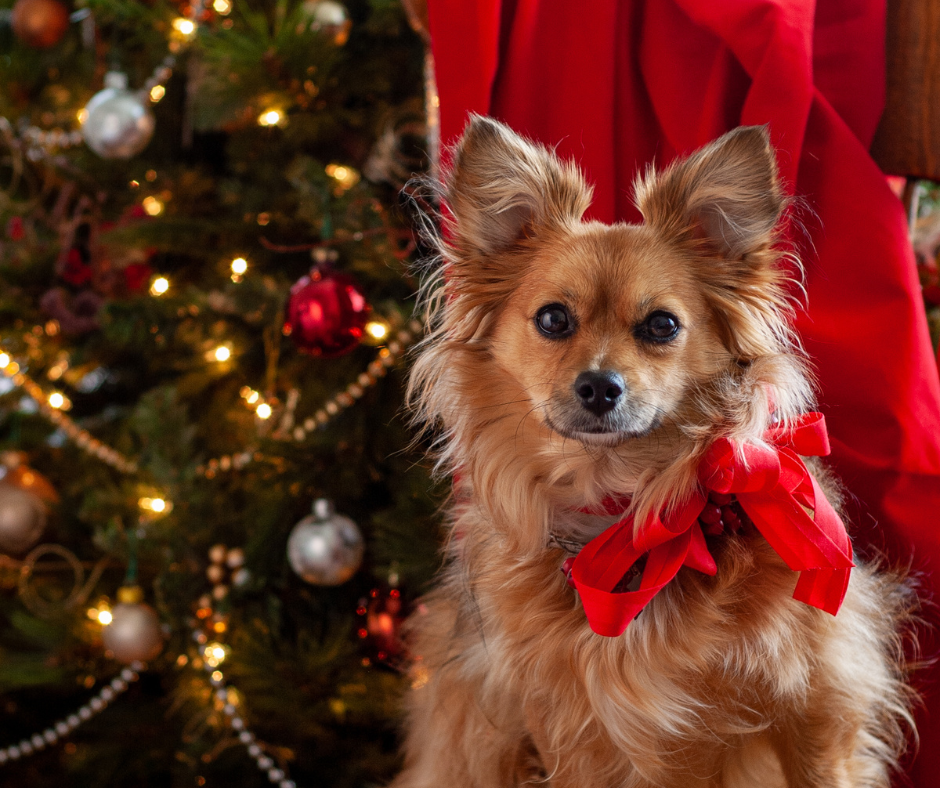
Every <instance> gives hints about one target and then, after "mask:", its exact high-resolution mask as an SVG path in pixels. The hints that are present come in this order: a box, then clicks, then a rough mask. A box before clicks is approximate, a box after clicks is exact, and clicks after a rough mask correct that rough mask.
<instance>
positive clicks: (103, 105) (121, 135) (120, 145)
mask: <svg viewBox="0 0 940 788" xmlns="http://www.w3.org/2000/svg"><path fill="white" fill-rule="evenodd" d="M104 84H105V88H104V90H100V91H98V92H97V93H95V95H94V96H92V97H91V101H89V102H88V104H87V105H86V106H85V121H84V123H82V137H83V138H84V139H85V144H86V145H88V147H89V148H91V149H92V150H93V151H94V152H95V153H97V154H98V155H99V156H101V158H103V159H129V158H131V157H132V156H136V155H137V154H138V153H140V152H141V151H142V150H143V149H144V148H146V147H147V144H148V143H149V142H150V139H151V137H153V130H154V126H155V121H154V118H153V113H152V112H151V111H150V107H149V106H148V103H147V98H146V96H145V95H144V94H143V93H139V92H134V91H132V90H128V89H127V75H126V74H122V73H121V72H119V71H111V72H108V74H106V75H105V79H104Z"/></svg>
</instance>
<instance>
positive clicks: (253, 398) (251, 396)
mask: <svg viewBox="0 0 940 788" xmlns="http://www.w3.org/2000/svg"><path fill="white" fill-rule="evenodd" d="M260 397H261V395H260V394H259V393H258V392H257V391H252V392H250V393H249V394H248V396H247V397H245V399H246V400H248V404H249V405H254V404H255V403H256V402H257V401H258V399H259V398H260Z"/></svg>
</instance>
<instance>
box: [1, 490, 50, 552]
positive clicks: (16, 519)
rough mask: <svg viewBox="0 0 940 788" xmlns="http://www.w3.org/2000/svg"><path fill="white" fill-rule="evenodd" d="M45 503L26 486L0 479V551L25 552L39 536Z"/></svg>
mask: <svg viewBox="0 0 940 788" xmlns="http://www.w3.org/2000/svg"><path fill="white" fill-rule="evenodd" d="M45 527H46V507H45V505H44V504H43V502H42V501H41V500H40V498H39V497H38V496H36V495H34V494H33V493H31V492H30V491H29V490H22V489H20V488H19V487H16V486H14V485H12V484H10V483H9V482H0V552H4V553H12V554H19V553H25V552H26V551H27V550H29V548H30V547H32V546H33V545H34V544H36V542H38V541H39V538H40V537H41V536H42V532H43V529H45Z"/></svg>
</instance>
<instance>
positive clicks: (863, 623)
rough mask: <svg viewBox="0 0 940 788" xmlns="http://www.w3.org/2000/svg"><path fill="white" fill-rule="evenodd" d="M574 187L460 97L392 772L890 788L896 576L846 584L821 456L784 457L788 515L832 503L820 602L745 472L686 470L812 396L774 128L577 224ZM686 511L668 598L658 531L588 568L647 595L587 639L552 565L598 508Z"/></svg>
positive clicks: (464, 787)
mask: <svg viewBox="0 0 940 788" xmlns="http://www.w3.org/2000/svg"><path fill="white" fill-rule="evenodd" d="M590 198H591V190H590V188H589V187H588V186H587V185H586V184H585V182H584V180H583V178H582V176H581V175H580V173H579V172H578V171H577V169H576V168H575V167H574V166H573V165H572V164H570V163H565V162H562V161H560V160H559V159H558V158H557V157H556V156H555V155H554V154H553V153H552V152H550V151H549V150H546V149H545V148H543V147H540V146H538V145H535V144H532V143H530V142H528V141H526V140H524V139H522V138H521V137H519V136H517V135H516V134H514V133H513V132H512V131H510V130H509V129H508V128H506V127H505V126H503V125H501V124H499V123H497V122H495V121H492V120H488V119H484V118H479V117H476V118H473V119H472V120H471V121H470V123H469V124H468V126H467V129H466V131H465V134H464V136H463V139H462V141H461V142H460V143H459V145H458V147H457V149H456V151H455V155H454V162H453V166H452V168H451V172H450V175H449V178H448V180H447V183H446V186H445V193H444V199H445V202H446V207H447V212H448V213H447V219H446V227H445V231H444V233H443V235H442V240H441V241H440V252H441V264H440V265H438V266H437V267H436V269H435V270H434V271H432V272H431V274H430V277H429V279H428V280H427V283H426V285H425V291H424V292H425V296H426V299H427V303H428V304H429V306H430V309H431V312H432V314H433V320H432V332H431V334H430V335H429V337H428V339H427V340H426V341H425V342H424V344H423V345H422V346H421V348H420V349H419V352H418V355H417V359H416V363H415V365H414V369H413V373H412V378H411V383H410V392H409V393H410V401H411V403H412V406H413V407H414V409H415V413H416V418H417V419H418V420H419V421H420V422H422V423H425V424H429V425H436V426H437V427H438V428H439V433H438V434H439V440H438V442H437V456H438V468H439V470H440V471H441V472H446V473H450V474H452V475H453V476H454V479H455V482H454V495H453V500H452V503H451V505H450V516H449V526H450V538H449V539H448V545H447V553H448V561H447V565H446V567H445V569H444V572H443V576H442V578H441V581H440V583H439V585H438V586H437V588H436V590H434V591H433V592H432V593H430V594H429V595H428V596H427V598H426V599H425V600H424V604H423V605H421V606H420V608H419V612H417V613H416V614H415V615H414V616H413V617H412V619H411V621H410V624H409V627H410V638H411V643H410V645H411V651H412V653H413V654H414V655H415V657H414V665H413V669H412V675H413V677H414V681H413V688H412V691H411V692H410V694H409V697H408V701H407V703H408V723H407V733H406V741H405V767H404V770H403V772H402V773H401V774H400V775H399V777H398V778H397V779H396V780H395V781H394V783H393V786H394V788H470V786H473V788H497V787H499V788H508V787H509V786H518V785H523V784H528V783H538V782H541V783H546V784H549V785H552V786H555V788H569V787H570V788H589V787H590V786H611V787H613V786H618V787H619V788H641V787H642V788H653V787H654V786H655V788H670V787H671V786H675V787H676V788H697V787H702V788H704V787H705V786H714V787H716V788H717V786H722V787H723V788H735V787H736V786H742V787H743V786H749V787H753V786H760V787H761V788H766V787H769V786H787V787H788V788H798V787H803V786H805V787H806V788H808V787H809V786H814V787H817V788H819V787H821V786H826V788H848V787H849V786H852V787H853V788H855V787H856V786H888V784H889V777H890V772H891V770H892V768H893V767H894V765H895V764H896V759H897V757H898V754H899V752H900V751H901V750H902V749H903V746H904V743H905V736H906V732H907V731H908V730H909V729H910V722H911V720H910V714H909V705H910V690H909V689H908V687H907V685H906V684H905V673H904V667H903V662H902V657H901V649H900V644H899V635H898V633H899V631H900V630H901V628H902V625H903V624H904V621H905V617H906V616H907V614H908V611H909V603H910V596H909V593H908V592H907V591H906V590H905V587H904V586H903V585H902V584H900V583H898V582H896V580H894V579H892V578H890V577H888V576H887V575H884V574H878V573H875V572H874V571H873V570H871V569H869V568H866V567H864V566H858V567H856V568H855V569H853V570H852V571H851V580H850V581H848V577H849V572H848V569H846V568H845V567H847V566H849V565H850V562H851V549H850V547H849V546H848V538H847V537H846V536H845V533H844V530H842V526H841V522H840V521H839V520H838V516H837V515H836V514H835V512H834V511H833V508H832V507H836V508H837V507H838V494H837V488H836V487H835V485H834V484H833V483H832V482H831V481H830V480H828V479H827V477H826V476H825V474H824V472H823V471H822V470H821V466H817V465H816V464H815V461H813V460H807V461H805V463H804V462H803V461H801V460H799V459H796V460H793V462H791V463H790V464H791V466H792V468H795V469H796V470H794V471H793V473H796V474H797V476H799V474H800V473H803V472H804V471H805V468H806V467H807V466H808V467H809V468H810V469H811V470H812V477H810V476H809V474H808V473H807V474H806V477H805V478H803V479H802V482H801V484H802V485H803V488H802V489H803V490H804V493H802V494H801V493H795V494H796V495H797V498H799V506H798V507H797V508H798V509H799V511H798V512H796V515H793V517H796V516H797V515H799V517H806V518H808V522H809V523H810V525H812V524H813V517H814V516H815V519H816V522H820V521H821V520H822V518H823V513H824V512H829V513H830V515H831V516H830V523H831V522H832V518H835V520H834V522H835V523H837V524H838V531H839V533H841V538H844V540H845V542H844V545H843V547H844V550H845V551H846V552H847V557H845V558H844V559H843V561H844V563H843V564H841V566H842V567H843V568H841V569H839V568H835V569H831V570H824V571H823V572H822V573H821V574H818V575H812V573H810V574H809V576H811V577H822V578H823V580H824V581H825V583H830V581H832V583H834V585H830V586H827V588H829V590H830V591H831V590H832V588H833V587H834V588H835V591H834V593H835V596H836V597H837V598H836V599H835V602H834V603H833V602H832V600H831V599H830V601H829V603H828V608H827V609H828V610H829V612H824V611H823V610H820V609H818V608H819V607H827V604H826V603H820V602H818V601H817V602H811V604H805V603H804V601H805V600H808V599H809V597H810V596H812V594H803V596H802V597H801V598H803V599H804V601H798V600H797V599H794V593H795V589H796V591H797V592H799V588H798V578H800V577H801V575H800V574H799V573H798V572H797V571H794V569H793V568H792V567H793V566H794V564H793V561H792V560H791V561H790V562H789V564H790V565H788V563H787V562H785V560H784V558H781V556H780V554H778V553H779V552H780V550H779V549H777V548H775V547H772V546H771V544H770V541H771V540H772V539H773V538H774V537H771V536H770V535H768V534H769V533H770V531H769V526H762V525H760V523H761V522H763V521H761V520H760V518H758V517H757V515H756V514H755V512H756V511H757V509H760V507H759V506H757V509H755V508H753V507H752V508H751V509H749V508H748V507H747V506H745V505H744V504H745V502H746V501H747V500H748V499H747V493H746V492H738V493H737V494H735V495H731V494H724V493H720V492H715V490H716V489H718V487H716V486H715V485H711V486H709V485H710V484H711V482H709V483H708V484H706V483H705V482H704V481H703V479H704V478H705V477H703V475H702V467H703V463H706V462H707V461H710V460H709V458H710V457H711V456H712V454H710V452H712V453H713V451H712V450H713V447H715V446H716V445H719V444H720V445H722V446H724V447H729V448H728V451H727V453H726V454H727V457H731V460H730V462H731V463H732V465H734V467H735V468H736V469H737V470H735V471H734V473H738V472H740V473H743V474H747V473H750V472H751V471H752V470H753V468H752V466H753V465H754V463H755V459H754V458H755V457H757V458H758V460H760V458H761V457H765V458H766V457H770V462H771V464H772V463H773V462H776V461H777V460H778V459H780V458H782V457H783V456H784V455H785V454H786V455H787V456H792V457H794V458H795V457H796V454H795V453H790V454H788V452H789V450H788V449H784V448H782V447H783V445H784V444H785V443H786V440H787V439H786V437H785V436H786V435H790V434H791V432H788V430H791V431H792V430H795V429H797V427H796V426H795V425H798V424H799V423H800V422H801V419H804V420H805V416H804V415H803V414H805V413H806V412H807V411H808V410H809V409H810V406H811V403H812V386H811V383H810V381H809V376H808V374H807V364H806V361H805V358H804V356H803V355H802V353H801V351H800V348H799V345H798V342H797V339H796V338H795V336H794V334H793V332H792V331H791V329H790V327H789V319H790V317H791V311H792V310H791V304H790V293H789V291H790V289H792V284H793V283H792V280H793V278H794V276H795V275H798V274H799V262H798V260H796V259H795V257H794V256H793V255H792V254H789V253H784V252H782V251H781V249H780V242H779V238H778V234H779V232H780V229H779V227H780V225H781V223H782V217H783V214H784V212H785V210H786V207H787V201H786V199H785V198H784V196H783V194H782V191H781V187H780V185H779V183H778V176H777V170H776V163H775V156H774V152H773V150H772V149H771V147H770V144H769V138H768V134H767V132H766V130H765V129H763V128H757V127H751V128H741V129H737V130H735V131H733V132H731V133H729V134H727V135H725V136H724V137H722V138H721V139H719V140H717V141H716V142H713V143H712V144H710V145H708V146H707V147H705V148H703V149H701V150H699V151H697V152H696V153H694V154H693V155H691V156H690V157H688V158H686V159H684V160H680V161H678V162H676V163H674V164H673V165H672V166H670V167H669V168H668V169H666V170H665V171H663V172H661V173H657V172H654V171H652V170H651V171H649V172H648V173H647V174H646V175H645V177H642V178H640V179H639V180H638V182H637V185H636V203H637V205H638V207H639V209H640V211H641V213H642V215H643V218H644V220H645V221H644V222H643V223H642V224H638V225H633V224H616V225H613V226H607V225H603V224H600V223H597V222H592V221H583V220H582V214H583V213H584V211H585V210H586V208H587V207H588V205H589V203H590ZM770 436H778V437H777V438H771V437H770ZM779 436H784V437H783V438H780V437H779ZM778 438H779V440H778ZM774 441H777V442H778V443H779V445H776V444H774ZM762 452H763V453H762ZM768 452H769V453H768ZM804 453H814V454H819V453H823V452H822V450H820V451H815V452H804ZM727 457H726V458H725V459H727ZM787 462H790V461H789V460H788V461H787ZM800 469H803V470H802V471H801V470H800ZM774 478H776V477H774ZM811 478H815V479H816V480H817V481H816V482H813V483H812V484H811V482H810V480H811ZM775 483H776V482H775ZM719 486H720V485H719ZM729 489H730V488H729ZM768 489H770V488H768ZM774 489H778V488H774ZM779 489H782V488H779ZM806 490H810V491H812V490H815V491H816V495H817V497H816V498H815V499H814V498H813V495H812V493H811V492H810V493H807V492H806ZM823 490H825V493H826V496H827V497H828V499H829V501H830V502H831V504H832V505H831V506H830V504H827V503H826V502H825V501H824V500H822V498H821V496H822V491H823ZM778 491H779V490H778ZM760 494H762V493H760ZM760 494H758V497H759V495H760ZM775 494H776V493H775ZM781 494H782V495H784V497H786V493H781ZM709 495H710V496H711V497H710V498H708V496H709ZM800 495H802V497H800ZM787 500H790V499H789V498H788V499H787ZM814 500H815V503H813V501H814ZM690 501H691V502H692V504H691V506H692V509H691V510H690V508H689V507H690ZM706 510H708V511H706ZM814 510H815V513H814ZM689 511H692V512H693V513H692V515H691V519H689V514H688V512H689ZM683 512H684V514H683ZM699 512H701V515H700V516H698V513H699ZM716 512H723V514H716ZM624 515H626V517H624ZM752 515H754V516H753V517H752ZM697 516H698V519H696V517H697ZM670 518H672V520H670ZM677 518H678V520H682V519H683V518H685V519H684V521H683V522H684V524H683V525H682V526H681V527H682V529H684V530H683V531H682V534H692V535H691V536H685V537H682V536H681V535H680V536H679V537H676V539H673V541H671V542H669V543H668V544H667V546H666V547H665V548H661V549H667V550H669V549H672V547H670V545H675V544H678V543H679V542H680V541H681V539H682V538H685V541H684V542H681V544H682V545H683V546H682V548H681V550H680V551H679V553H677V555H679V556H680V557H679V559H678V560H680V562H681V561H682V560H683V557H684V564H685V565H684V566H682V568H681V569H679V570H678V573H677V574H675V577H674V578H673V579H671V580H669V581H668V582H666V583H665V584H664V585H663V587H662V589H661V590H658V586H657V587H656V588H653V586H656V582H655V581H656V578H655V577H654V578H653V579H649V576H650V575H651V573H652V574H655V573H653V572H652V570H651V569H650V566H651V564H652V563H653V560H654V556H655V555H656V551H655V549H652V551H651V552H648V554H644V555H642V556H641V557H640V559H639V560H638V561H636V562H633V566H632V567H621V568H620V569H617V568H616V563H614V564H612V565H610V566H607V567H606V569H603V567H602V569H603V571H606V572H607V573H608V575H609V574H610V572H614V573H615V574H616V575H617V576H616V577H613V581H614V582H608V587H607V588H606V590H605V591H604V592H603V593H602V595H604V594H606V596H607V597H615V596H617V595H624V594H625V595H627V596H625V597H624V598H627V597H629V596H630V595H631V594H633V595H634V596H635V595H637V594H642V593H643V589H649V588H653V590H652V592H651V593H650V592H647V597H651V599H650V600H649V601H648V604H646V605H645V607H643V606H642V605H641V606H640V607H642V613H641V614H640V615H638V616H637V617H636V618H635V619H634V620H632V621H629V619H630V618H632V616H633V615H634V613H635V611H634V612H630V613H629V614H625V615H626V616H627V619H625V621H624V622H621V623H620V625H619V627H618V626H617V625H616V624H615V625H614V628H615V629H616V630H617V631H619V630H620V629H622V628H623V626H624V625H625V624H628V625H626V629H625V631H623V632H622V634H617V632H607V633H605V634H607V635H611V634H612V635H613V636H603V635H600V634H596V633H595V632H594V631H592V626H595V624H594V623H589V621H588V620H587V617H586V612H587V602H588V596H587V594H588V592H589V591H590V589H586V588H585V586H584V585H583V584H579V582H578V578H579V574H578V571H577V570H575V571H574V574H573V584H574V585H576V586H577V587H578V588H577V590H573V589H572V587H571V583H569V582H566V577H565V573H566V572H567V570H568V567H569V566H570V563H571V561H570V560H568V561H567V562H566V559H571V558H572V556H574V555H576V554H578V553H579V552H581V551H583V550H586V549H587V548H585V547H584V546H585V545H588V544H589V543H591V541H592V540H593V539H595V537H598V536H599V535H601V534H604V533H610V532H609V531H608V529H609V528H611V526H612V524H614V523H615V522H616V523H617V524H618V525H617V527H618V528H619V530H620V532H621V533H622V534H623V536H622V539H626V541H627V543H628V544H631V545H633V547H634V548H636V549H635V553H636V554H637V555H640V554H641V553H645V552H646V551H645V549H644V547H645V546H650V547H651V548H656V546H657V545H659V544H661V543H662V542H663V540H664V539H667V538H668V539H671V538H672V536H670V535H671V534H673V531H672V530H670V529H672V528H674V527H675V528H678V527H679V526H675V525H674V523H675V522H678V520H677ZM773 519H774V518H773V516H771V517H770V520H773ZM784 519H786V518H784ZM791 519H792V518H791ZM693 521H694V522H693ZM663 523H665V524H666V525H665V527H663V525H662V524H663ZM670 523H673V524H670ZM690 523H692V524H691V525H690ZM814 527H815V526H814ZM624 529H626V531H624ZM657 529H658V530H657ZM654 532H655V533H654ZM656 533H658V534H659V536H656V535H655V534H656ZM663 534H665V536H663ZM706 534H707V535H706ZM631 540H632V541H631ZM836 541H838V539H836ZM774 544H775V545H776V542H774ZM637 545H639V547H638V548H637ZM840 549H842V548H840ZM837 552H838V551H837ZM693 553H694V554H695V555H697V556H698V559H696V560H691V559H690V558H689V556H692V555H693ZM837 559H838V555H837V556H836V562H837V563H838V560H837ZM580 560H581V559H580V558H579V559H576V564H575V567H577V566H578V563H577V561H580ZM712 560H713V563H712ZM644 561H646V569H645V570H644V568H643V567H644ZM563 565H564V566H565V572H560V571H559V569H560V568H561V567H562V566H563ZM611 566H613V568H611ZM833 566H835V564H834V565H833ZM588 568H589V569H590V567H588ZM799 568H804V567H802V566H801V567H799ZM627 570H629V571H627ZM663 571H665V570H662V568H661V567H660V568H658V569H657V570H656V572H659V573H660V574H661V573H662V572H663ZM826 572H828V574H826ZM673 573H674V572H673ZM840 573H841V574H840ZM569 574H570V573H569ZM667 574H668V573H667ZM664 576H665V575H664ZM581 577H582V580H583V579H584V577H587V575H586V574H585V572H584V571H582V572H581ZM839 577H842V578H844V579H846V581H847V582H848V588H847V591H846V589H845V583H842V585H841V587H839V581H838V579H837V578H839ZM833 578H836V580H833ZM660 579H661V578H660ZM667 579H668V577H667ZM569 580H571V577H569ZM608 581H610V577H609V576H608ZM802 582H803V580H799V583H802ZM638 584H639V588H638ZM840 588H841V590H840ZM657 590H658V593H657V592H656V591H657ZM827 593H828V592H827ZM842 593H844V594H845V596H844V602H842V605H841V609H839V610H838V614H837V615H832V612H833V610H835V609H838V608H839V602H840V601H841V600H842V596H841V595H842ZM582 602H583V603H584V604H583V605H582ZM814 604H815V605H816V606H813V605H814ZM604 626H606V625H603V626H602V627H601V628H604Z"/></svg>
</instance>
